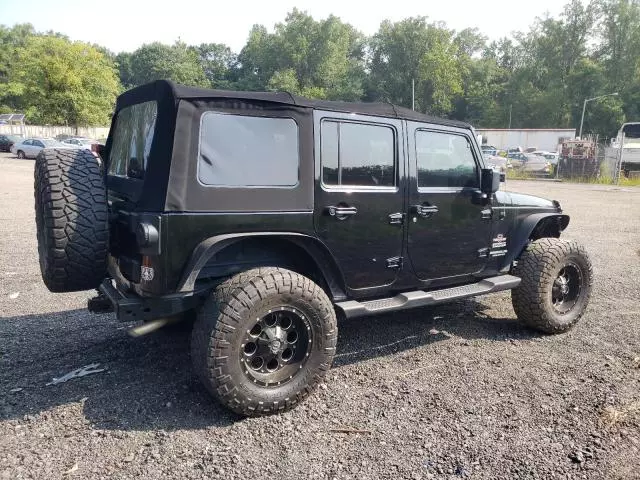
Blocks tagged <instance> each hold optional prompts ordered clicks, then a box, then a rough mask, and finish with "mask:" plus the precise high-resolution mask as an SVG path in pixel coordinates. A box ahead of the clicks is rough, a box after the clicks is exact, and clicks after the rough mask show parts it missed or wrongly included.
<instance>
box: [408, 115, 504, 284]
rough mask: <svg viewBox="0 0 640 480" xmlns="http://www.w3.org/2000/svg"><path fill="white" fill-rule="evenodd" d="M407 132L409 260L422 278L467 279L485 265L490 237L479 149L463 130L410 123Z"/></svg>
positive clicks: (439, 280)
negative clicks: (481, 185)
mask: <svg viewBox="0 0 640 480" xmlns="http://www.w3.org/2000/svg"><path fill="white" fill-rule="evenodd" d="M408 132H409V135H408V139H409V143H408V144H409V169H410V176H411V180H410V182H409V187H408V188H409V199H410V200H409V209H408V211H409V221H408V230H409V231H408V252H409V257H410V259H411V265H412V267H413V270H414V272H415V274H416V276H417V277H418V278H419V279H420V280H423V281H438V282H439V283H443V284H446V283H455V282H458V281H465V280H466V279H467V277H469V276H472V275H473V274H475V273H478V272H479V271H481V270H482V269H483V268H484V266H485V264H486V262H487V257H488V255H489V251H488V250H489V249H488V248H487V247H488V246H489V245H490V240H491V209H490V207H489V206H488V205H487V202H486V201H485V200H484V199H483V198H482V194H481V192H480V169H481V168H482V162H481V156H480V155H481V154H480V151H479V150H478V149H477V146H476V143H475V142H474V141H473V137H472V134H471V131H469V130H466V129H461V128H443V127H442V126H436V125H427V124H421V123H415V122H408Z"/></svg>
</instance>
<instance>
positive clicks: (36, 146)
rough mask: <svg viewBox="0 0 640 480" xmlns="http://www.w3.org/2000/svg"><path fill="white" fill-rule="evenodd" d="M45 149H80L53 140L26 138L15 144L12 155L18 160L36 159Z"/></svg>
mask: <svg viewBox="0 0 640 480" xmlns="http://www.w3.org/2000/svg"><path fill="white" fill-rule="evenodd" d="M44 148H78V147H76V146H74V145H69V144H68V143H62V142H58V141H57V140H54V139H52V138H25V139H24V140H22V141H21V142H19V143H14V144H13V146H12V147H11V153H13V154H14V155H15V156H17V157H18V158H36V157H37V156H38V154H39V153H40V151H42V150H43V149H44Z"/></svg>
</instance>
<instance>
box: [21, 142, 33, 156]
mask: <svg viewBox="0 0 640 480" xmlns="http://www.w3.org/2000/svg"><path fill="white" fill-rule="evenodd" d="M32 149H33V140H25V141H24V142H22V144H21V145H20V147H19V148H18V150H22V151H23V152H24V154H25V155H26V156H27V157H29V156H31V151H32Z"/></svg>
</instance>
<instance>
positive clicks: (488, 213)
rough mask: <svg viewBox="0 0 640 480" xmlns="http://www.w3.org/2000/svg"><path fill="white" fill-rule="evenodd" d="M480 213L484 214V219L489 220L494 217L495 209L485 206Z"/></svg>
mask: <svg viewBox="0 0 640 480" xmlns="http://www.w3.org/2000/svg"><path fill="white" fill-rule="evenodd" d="M480 214H481V215H482V219H483V220H489V219H490V218H492V217H493V209H491V208H485V209H484V210H482V212H480Z"/></svg>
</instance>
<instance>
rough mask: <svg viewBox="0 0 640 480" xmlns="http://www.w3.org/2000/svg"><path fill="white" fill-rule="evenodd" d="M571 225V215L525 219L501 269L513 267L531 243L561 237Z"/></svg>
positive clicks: (542, 214) (528, 217) (540, 214)
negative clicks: (544, 238)
mask: <svg viewBox="0 0 640 480" xmlns="http://www.w3.org/2000/svg"><path fill="white" fill-rule="evenodd" d="M568 225H569V215H563V214H560V213H549V212H546V213H533V214H531V215H528V216H527V217H525V218H524V219H523V220H522V221H521V222H520V225H517V226H516V228H515V229H514V231H515V234H512V235H511V240H512V243H511V245H510V248H509V251H508V252H507V255H506V256H505V257H504V260H503V263H502V265H501V269H504V268H508V267H510V266H511V264H512V263H513V261H514V260H516V259H518V258H519V257H520V255H521V254H522V252H523V251H524V250H525V249H526V248H527V245H529V242H530V241H532V240H536V239H538V238H542V237H556V238H557V237H560V233H561V232H562V231H563V230H565V229H566V228H567V226H568Z"/></svg>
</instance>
